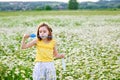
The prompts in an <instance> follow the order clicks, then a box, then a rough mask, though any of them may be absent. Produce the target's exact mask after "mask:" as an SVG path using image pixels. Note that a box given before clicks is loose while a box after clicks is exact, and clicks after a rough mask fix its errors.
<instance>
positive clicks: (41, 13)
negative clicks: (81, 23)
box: [0, 10, 120, 16]
mask: <svg viewBox="0 0 120 80" xmlns="http://www.w3.org/2000/svg"><path fill="white" fill-rule="evenodd" d="M119 14H120V11H109V10H107V11H105V10H99V11H97V10H93V11H90V10H76V11H74V10H71V11H68V10H65V11H17V12H0V16H19V15H25V16H28V15H31V16H33V15H34V16H36V15H44V16H46V15H51V16H53V15H76V16H77V15H119Z"/></svg>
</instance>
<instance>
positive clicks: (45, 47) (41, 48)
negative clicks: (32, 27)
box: [35, 40, 55, 62]
mask: <svg viewBox="0 0 120 80" xmlns="http://www.w3.org/2000/svg"><path fill="white" fill-rule="evenodd" d="M54 46H55V40H51V41H50V42H49V43H45V42H43V41H42V40H41V41H40V40H37V44H36V49H37V54H36V59H35V62H39V61H41V62H50V61H53V59H54V57H53V48H54Z"/></svg>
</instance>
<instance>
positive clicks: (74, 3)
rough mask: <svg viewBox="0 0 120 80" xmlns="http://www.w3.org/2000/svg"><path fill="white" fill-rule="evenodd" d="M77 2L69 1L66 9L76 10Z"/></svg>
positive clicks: (75, 0) (74, 0)
mask: <svg viewBox="0 0 120 80" xmlns="http://www.w3.org/2000/svg"><path fill="white" fill-rule="evenodd" d="M78 5H79V4H78V2H77V0H69V3H68V9H71V10H76V9H78Z"/></svg>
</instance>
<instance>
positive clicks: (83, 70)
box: [0, 10, 120, 80]
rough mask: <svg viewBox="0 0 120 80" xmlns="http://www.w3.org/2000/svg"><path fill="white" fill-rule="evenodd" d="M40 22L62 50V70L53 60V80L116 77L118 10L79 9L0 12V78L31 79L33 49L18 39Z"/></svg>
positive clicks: (119, 64)
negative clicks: (48, 29)
mask: <svg viewBox="0 0 120 80" xmlns="http://www.w3.org/2000/svg"><path fill="white" fill-rule="evenodd" d="M40 23H47V24H49V25H50V26H51V28H52V29H53V38H54V39H55V40H56V41H57V48H58V52H59V53H64V54H65V62H66V71H64V70H63V68H62V60H61V59H55V60H54V63H55V67H56V72H57V80H120V11H82V10H81V11H18V12H0V80H32V71H33V67H34V59H35V55H36V50H35V47H32V48H29V49H26V50H22V49H21V48H20V47H21V39H22V36H23V35H24V34H25V33H27V34H31V33H36V31H37V26H38V25H39V24H40ZM30 40H32V39H31V38H29V39H28V41H30ZM28 41H27V42H28Z"/></svg>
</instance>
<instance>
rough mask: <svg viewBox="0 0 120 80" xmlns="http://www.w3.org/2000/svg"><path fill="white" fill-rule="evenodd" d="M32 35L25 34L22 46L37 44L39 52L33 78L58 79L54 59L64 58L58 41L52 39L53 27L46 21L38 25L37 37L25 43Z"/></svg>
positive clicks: (36, 79)
mask: <svg viewBox="0 0 120 80" xmlns="http://www.w3.org/2000/svg"><path fill="white" fill-rule="evenodd" d="M29 37H30V35H28V34H25V35H24V36H23V39H22V43H21V48H22V49H26V48H29V47H32V46H36V49H37V53H36V58H35V66H34V70H33V80H56V70H55V67H54V63H53V59H54V57H55V58H64V55H63V54H58V51H57V49H56V42H55V40H53V39H52V29H51V28H50V27H49V26H48V25H47V24H45V23H43V24H41V25H39V26H38V30H37V38H36V39H34V40H32V41H31V42H28V43H25V40H26V39H27V38H29Z"/></svg>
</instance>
